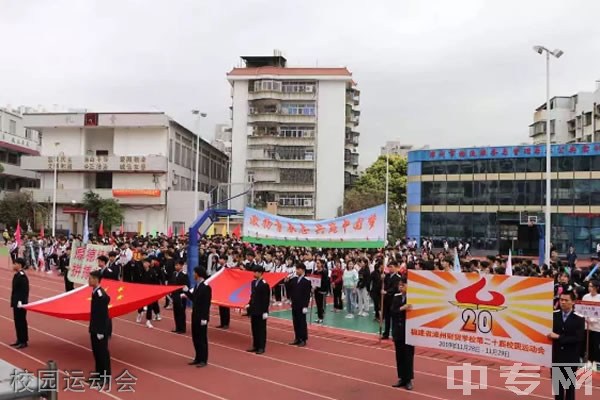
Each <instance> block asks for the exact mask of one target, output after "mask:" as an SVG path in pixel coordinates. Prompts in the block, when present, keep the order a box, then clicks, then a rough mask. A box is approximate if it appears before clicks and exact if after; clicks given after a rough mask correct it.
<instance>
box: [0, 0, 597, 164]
mask: <svg viewBox="0 0 600 400" xmlns="http://www.w3.org/2000/svg"><path fill="white" fill-rule="evenodd" d="M598 15H600V2H598V1H595V0H588V1H583V0H570V1H564V0H544V1H538V0H527V1H524V0H520V1H513V0H506V1H491V0H489V1H477V0H464V1H463V0H456V1H447V0H440V1H437V0H432V1H426V0H392V1H388V0H373V1H364V0H343V1H341V0H340V1H338V0H327V1H324V0H304V1H302V2H300V3H299V2H292V1H289V0H282V1H273V0H246V1H244V0H228V1H226V2H225V1H203V0H195V1H192V0H169V1H158V0H29V1H20V0H0V37H2V41H1V42H0V54H1V56H0V106H6V105H12V106H18V105H28V106H33V107H37V106H38V105H42V106H44V107H45V108H46V109H48V110H52V109H53V107H54V105H58V107H59V108H64V107H71V108H87V109H89V110H96V111H108V110H112V111H122V110H125V111H148V110H160V111H165V112H167V113H168V114H169V115H171V116H172V117H174V118H175V119H177V120H178V121H180V122H182V123H183V124H184V125H186V126H188V127H190V128H194V126H195V124H194V118H193V116H192V115H191V113H190V110H192V109H194V108H195V109H200V110H202V111H203V112H206V113H207V114H208V116H207V118H205V119H204V120H202V122H201V125H200V129H201V131H202V136H203V137H205V138H207V139H209V140H210V139H211V138H212V136H213V132H214V126H215V125H216V124H219V123H228V122H229V106H230V105H231V99H230V85H229V83H228V82H227V79H226V73H227V72H228V71H230V70H231V69H232V68H233V67H234V66H238V65H239V63H240V58H239V57H240V56H242V55H271V54H272V53H273V50H274V49H279V50H281V51H282V52H283V54H284V56H285V57H286V58H287V59H288V65H289V66H308V67H310V66H320V67H326V66H327V67H340V66H346V67H348V69H349V70H350V71H351V72H352V74H353V78H354V80H355V81H356V82H357V83H358V87H359V88H360V89H361V105H360V109H361V121H360V126H359V128H358V130H359V132H360V134H361V136H360V141H361V144H360V147H359V152H360V154H361V155H360V164H361V167H362V168H365V167H367V166H368V165H370V164H371V163H372V162H373V161H374V160H375V158H376V157H377V155H378V154H379V151H380V146H382V145H384V143H385V141H386V140H400V141H402V142H403V143H405V144H412V145H415V146H423V145H429V146H430V147H432V148H440V147H459V146H475V145H511V144H519V143H523V142H528V141H529V136H528V126H529V124H530V123H531V122H532V115H533V110H534V109H535V108H536V107H537V106H539V105H540V104H542V103H544V102H545V62H544V58H543V57H542V56H540V55H538V54H537V53H535V52H534V51H533V50H532V46H534V45H536V44H541V45H544V46H546V47H548V48H550V49H554V48H560V49H562V50H563V51H564V52H565V54H564V55H563V56H562V58H560V59H559V60H552V64H551V95H552V96H554V95H572V94H575V93H576V92H579V91H591V90H594V88H595V85H596V83H595V81H596V80H599V79H600V39H598V38H600V24H598V17H597V16H598Z"/></svg>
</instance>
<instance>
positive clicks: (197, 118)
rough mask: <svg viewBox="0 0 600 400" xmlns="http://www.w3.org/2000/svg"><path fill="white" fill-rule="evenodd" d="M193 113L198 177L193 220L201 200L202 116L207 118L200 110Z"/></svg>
mask: <svg viewBox="0 0 600 400" xmlns="http://www.w3.org/2000/svg"><path fill="white" fill-rule="evenodd" d="M192 114H194V115H196V124H195V125H196V126H195V128H196V132H195V133H196V178H195V180H194V208H193V214H192V216H193V218H192V222H193V221H194V220H195V219H196V216H197V215H198V203H199V201H200V198H199V196H200V195H199V192H198V181H199V180H200V118H206V113H202V112H200V111H199V110H192Z"/></svg>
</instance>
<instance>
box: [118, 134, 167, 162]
mask: <svg viewBox="0 0 600 400" xmlns="http://www.w3.org/2000/svg"><path fill="white" fill-rule="evenodd" d="M168 151H169V145H168V131H167V128H115V139H114V152H115V154H117V155H121V154H123V155H131V156H143V155H149V154H155V155H161V156H167V157H168V155H169V153H168Z"/></svg>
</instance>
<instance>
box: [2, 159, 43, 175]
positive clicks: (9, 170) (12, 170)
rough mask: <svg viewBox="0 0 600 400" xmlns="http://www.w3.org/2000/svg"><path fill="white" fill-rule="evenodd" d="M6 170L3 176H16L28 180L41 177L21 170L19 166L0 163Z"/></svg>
mask: <svg viewBox="0 0 600 400" xmlns="http://www.w3.org/2000/svg"><path fill="white" fill-rule="evenodd" d="M0 164H1V165H2V167H3V168H4V171H3V172H2V175H10V176H16V177H19V178H27V179H40V177H39V176H38V175H37V174H36V173H35V172H33V171H25V170H24V169H23V168H20V167H19V166H18V165H13V164H8V163H0Z"/></svg>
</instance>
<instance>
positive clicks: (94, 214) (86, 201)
mask: <svg viewBox="0 0 600 400" xmlns="http://www.w3.org/2000/svg"><path fill="white" fill-rule="evenodd" d="M81 203H82V206H83V208H85V209H86V210H87V211H88V213H89V215H90V219H91V220H92V221H91V222H90V229H92V230H93V231H94V232H98V228H99V227H100V222H101V221H102V222H103V224H104V227H105V228H106V229H109V230H110V228H112V227H113V226H117V225H118V224H120V223H121V221H122V220H123V209H122V208H121V205H120V204H119V203H118V202H117V201H116V200H115V199H103V198H102V197H100V195H99V194H98V193H94V192H92V191H91V190H90V191H87V192H85V193H84V194H83V200H82V202H81Z"/></svg>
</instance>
